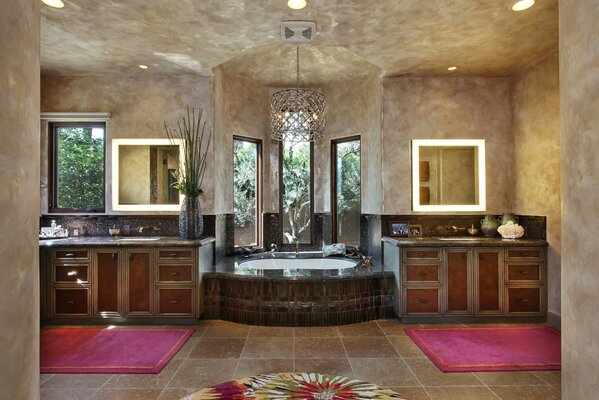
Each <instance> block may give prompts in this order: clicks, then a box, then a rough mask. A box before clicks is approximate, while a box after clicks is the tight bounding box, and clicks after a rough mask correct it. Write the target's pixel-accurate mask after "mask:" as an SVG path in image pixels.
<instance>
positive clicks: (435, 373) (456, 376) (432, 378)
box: [404, 358, 483, 386]
mask: <svg viewBox="0 0 599 400" xmlns="http://www.w3.org/2000/svg"><path fill="white" fill-rule="evenodd" d="M404 360H405V361H406V362H407V363H408V365H409V366H410V368H411V369H412V371H413V372H414V374H416V376H417V377H418V379H419V380H420V382H422V384H423V385H424V386H482V385H483V384H482V383H481V381H480V380H478V378H477V377H476V376H474V374H472V373H469V372H465V373H461V372H460V373H447V374H446V373H443V372H442V371H441V370H439V368H437V366H436V365H434V364H433V363H432V362H431V361H430V360H429V359H428V358H404Z"/></svg>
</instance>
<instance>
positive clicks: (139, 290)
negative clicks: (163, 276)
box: [125, 249, 154, 316]
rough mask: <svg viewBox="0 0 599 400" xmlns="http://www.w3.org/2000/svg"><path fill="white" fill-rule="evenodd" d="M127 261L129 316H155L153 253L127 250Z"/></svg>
mask: <svg viewBox="0 0 599 400" xmlns="http://www.w3.org/2000/svg"><path fill="white" fill-rule="evenodd" d="M125 261H126V267H125V272H126V277H127V283H126V285H125V298H126V304H127V307H126V309H127V316H151V315H153V314H154V307H153V297H154V296H153V281H152V276H153V274H152V265H153V260H152V251H151V250H144V249H139V250H138V249H130V250H127V256H126V260H125Z"/></svg>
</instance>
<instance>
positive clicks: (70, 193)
mask: <svg viewBox="0 0 599 400" xmlns="http://www.w3.org/2000/svg"><path fill="white" fill-rule="evenodd" d="M92 129H93V131H94V134H92ZM100 129H101V131H102V134H101V135H100V134H99V132H100ZM57 135H58V137H57V138H56V140H57V142H56V143H57V147H58V154H57V155H56V156H57V160H56V161H57V168H56V169H57V174H58V176H57V178H58V196H57V197H58V199H57V200H58V201H57V203H58V204H56V206H57V207H58V208H73V209H102V208H104V130H103V128H92V127H59V128H57Z"/></svg>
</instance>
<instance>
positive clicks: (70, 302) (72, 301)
mask: <svg viewBox="0 0 599 400" xmlns="http://www.w3.org/2000/svg"><path fill="white" fill-rule="evenodd" d="M66 303H67V304H75V300H67V301H66Z"/></svg>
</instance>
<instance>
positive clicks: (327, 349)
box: [295, 337, 347, 358]
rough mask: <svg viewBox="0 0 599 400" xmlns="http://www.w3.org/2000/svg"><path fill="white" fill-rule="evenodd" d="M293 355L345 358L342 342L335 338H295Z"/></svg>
mask: <svg viewBox="0 0 599 400" xmlns="http://www.w3.org/2000/svg"><path fill="white" fill-rule="evenodd" d="M295 356H296V357H301V358H344V357H345V358H347V355H346V353H345V349H344V348H343V343H342V342H341V339H340V338H338V337H335V338H296V339H295Z"/></svg>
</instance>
